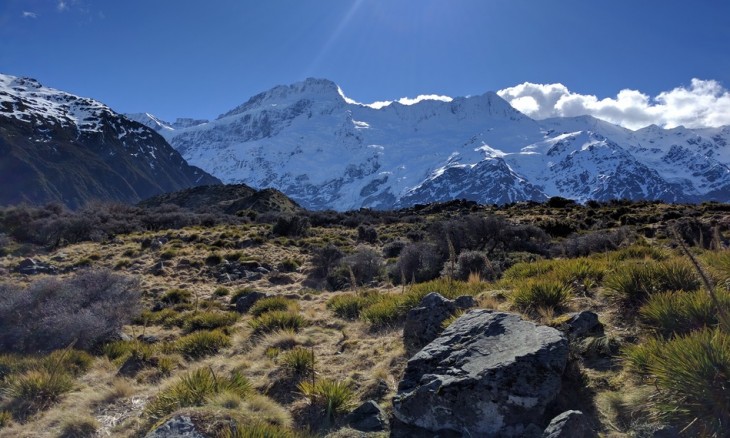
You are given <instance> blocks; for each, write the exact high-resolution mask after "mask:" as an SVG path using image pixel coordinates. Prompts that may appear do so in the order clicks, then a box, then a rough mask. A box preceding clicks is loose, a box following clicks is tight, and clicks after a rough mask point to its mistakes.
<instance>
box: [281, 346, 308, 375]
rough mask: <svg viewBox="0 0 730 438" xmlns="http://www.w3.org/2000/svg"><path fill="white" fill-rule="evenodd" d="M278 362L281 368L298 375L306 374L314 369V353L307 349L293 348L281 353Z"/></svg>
mask: <svg viewBox="0 0 730 438" xmlns="http://www.w3.org/2000/svg"><path fill="white" fill-rule="evenodd" d="M279 360H280V362H281V364H282V366H284V367H285V368H287V369H290V370H291V371H293V372H294V373H296V374H298V375H302V374H306V373H308V372H310V371H312V370H313V368H314V352H313V351H312V350H309V349H307V348H302V347H296V348H293V349H291V350H289V351H286V352H284V353H282V354H281V355H280V356H279Z"/></svg>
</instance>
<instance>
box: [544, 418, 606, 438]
mask: <svg viewBox="0 0 730 438" xmlns="http://www.w3.org/2000/svg"><path fill="white" fill-rule="evenodd" d="M542 436H543V438H574V437H580V438H595V437H598V434H597V433H596V431H594V430H593V429H592V428H591V425H590V422H589V421H588V418H587V417H586V416H585V415H584V414H583V412H581V411H565V412H563V413H562V414H560V415H558V416H557V417H555V418H553V420H552V421H551V422H550V424H549V425H548V427H547V428H545V431H544V432H543V434H542Z"/></svg>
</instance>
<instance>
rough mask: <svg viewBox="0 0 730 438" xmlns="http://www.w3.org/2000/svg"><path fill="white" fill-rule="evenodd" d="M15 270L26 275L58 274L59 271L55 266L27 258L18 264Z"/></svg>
mask: <svg viewBox="0 0 730 438" xmlns="http://www.w3.org/2000/svg"><path fill="white" fill-rule="evenodd" d="M15 270H16V271H18V272H19V273H21V274H25V275H36V274H57V273H58V269H56V267H55V266H53V265H51V264H49V263H43V262H40V261H38V260H35V259H31V258H27V259H25V260H23V261H21V262H20V263H18V266H17V267H16V268H15Z"/></svg>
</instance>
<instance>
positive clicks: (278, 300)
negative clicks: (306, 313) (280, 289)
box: [248, 296, 299, 316]
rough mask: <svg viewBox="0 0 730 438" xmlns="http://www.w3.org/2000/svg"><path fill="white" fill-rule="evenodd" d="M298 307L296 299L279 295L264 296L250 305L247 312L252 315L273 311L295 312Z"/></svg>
mask: <svg viewBox="0 0 730 438" xmlns="http://www.w3.org/2000/svg"><path fill="white" fill-rule="evenodd" d="M298 307H299V306H298V305H297V303H296V301H293V300H290V299H288V298H284V297H280V296H275V297H266V298H261V299H260V300H258V301H256V303H254V305H253V306H251V309H249V311H248V313H250V314H251V315H253V316H261V315H263V314H264V313H267V312H274V311H286V310H290V311H292V312H296V311H298V310H299V309H298Z"/></svg>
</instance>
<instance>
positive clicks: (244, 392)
mask: <svg viewBox="0 0 730 438" xmlns="http://www.w3.org/2000/svg"><path fill="white" fill-rule="evenodd" d="M252 391H253V389H252V386H251V383H250V382H249V381H248V380H247V379H246V378H245V377H243V376H242V375H241V374H238V373H233V374H231V375H229V376H218V375H216V374H215V373H214V372H213V371H212V370H211V369H209V368H199V369H197V370H194V371H191V372H189V373H187V374H184V375H183V376H181V377H180V379H179V380H178V381H177V382H175V383H174V384H172V385H170V386H168V387H167V388H165V389H163V390H162V391H161V392H160V393H159V394H158V395H157V397H156V398H155V399H154V400H153V401H151V402H150V403H149V404H148V405H147V407H146V408H145V415H146V416H147V417H148V418H149V419H150V420H152V421H153V422H154V421H158V420H160V419H161V418H163V417H165V416H166V415H169V414H171V413H172V412H174V411H176V410H178V409H181V408H185V407H194V406H203V405H205V404H207V403H208V402H209V400H210V399H211V397H213V396H216V395H219V394H222V393H230V394H235V395H237V396H239V397H241V398H245V397H247V396H248V395H249V394H250V393H251V392H252Z"/></svg>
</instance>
